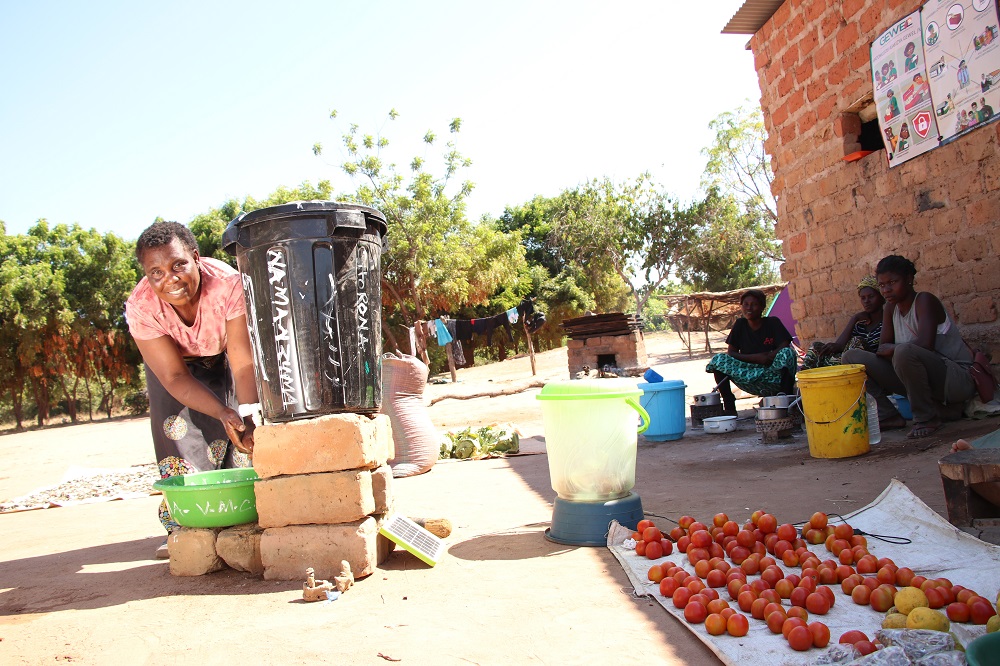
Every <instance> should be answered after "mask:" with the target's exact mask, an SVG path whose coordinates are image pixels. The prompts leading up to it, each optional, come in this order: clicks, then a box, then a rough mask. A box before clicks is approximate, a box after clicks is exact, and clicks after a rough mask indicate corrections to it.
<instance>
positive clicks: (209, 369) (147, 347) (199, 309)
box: [125, 222, 257, 556]
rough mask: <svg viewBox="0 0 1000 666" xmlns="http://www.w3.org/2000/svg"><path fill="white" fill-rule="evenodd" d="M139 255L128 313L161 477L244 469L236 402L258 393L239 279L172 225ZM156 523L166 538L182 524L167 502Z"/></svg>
mask: <svg viewBox="0 0 1000 666" xmlns="http://www.w3.org/2000/svg"><path fill="white" fill-rule="evenodd" d="M135 253H136V258H137V259H138V260H139V263H140V264H141V266H142V270H143V272H144V273H145V277H143V278H142V280H140V281H139V284H138V285H136V287H135V289H134V290H133V291H132V295H131V296H129V299H128V301H127V302H126V304H125V314H126V317H127V318H128V324H129V332H130V333H131V334H132V337H133V338H134V339H135V342H136V345H137V346H138V347H139V351H140V352H141V353H142V359H143V362H144V364H145V368H146V386H147V390H148V392H149V414H150V426H151V428H152V434H153V445H154V449H155V451H156V460H157V463H158V465H159V468H160V476H161V477H162V478H167V477H169V476H175V475H178V474H189V473H193V472H204V471H208V470H213V469H220V468H231V467H248V466H249V458H248V457H247V454H249V453H251V452H252V451H253V421H252V419H250V417H246V418H243V417H241V416H240V414H239V413H238V412H237V411H236V407H237V398H239V401H238V402H239V403H256V402H257V387H256V384H255V382H254V374H253V364H252V356H251V350H250V337H249V334H248V332H247V323H246V306H245V304H244V300H243V288H242V284H241V279H240V274H239V273H238V272H237V271H236V270H234V269H233V268H232V267H230V266H229V265H228V264H225V263H223V262H221V261H217V260H215V259H210V258H208V257H202V256H200V254H199V253H198V245H197V242H196V241H195V238H194V234H192V233H191V230H190V229H188V228H187V227H185V226H184V225H182V224H178V223H176V222H157V223H155V224H153V225H152V226H150V227H149V228H148V229H146V230H145V231H143V232H142V234H141V235H140V236H139V240H138V241H136V249H135ZM241 433H242V434H241ZM160 522H161V523H162V524H163V526H164V528H165V529H166V530H167V532H168V533H169V532H170V531H171V530H172V529H174V527H176V525H177V524H176V523H175V522H174V521H172V520H171V519H170V516H169V511H168V508H167V506H166V504H161V505H160ZM161 550H163V549H162V548H161ZM164 552H165V551H164ZM163 554H164V553H161V552H160V551H157V555H158V556H163Z"/></svg>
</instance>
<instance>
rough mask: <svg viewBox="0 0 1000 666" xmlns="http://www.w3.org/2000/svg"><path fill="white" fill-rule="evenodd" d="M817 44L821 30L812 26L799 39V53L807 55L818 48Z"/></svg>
mask: <svg viewBox="0 0 1000 666" xmlns="http://www.w3.org/2000/svg"><path fill="white" fill-rule="evenodd" d="M817 44H819V32H818V31H817V30H816V28H810V29H809V30H807V31H806V32H805V33H804V34H803V35H802V37H801V38H800V39H799V53H801V54H802V55H803V56H807V55H809V54H811V53H812V52H813V51H814V50H815V49H816V45H817Z"/></svg>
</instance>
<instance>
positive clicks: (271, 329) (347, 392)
mask: <svg viewBox="0 0 1000 666" xmlns="http://www.w3.org/2000/svg"><path fill="white" fill-rule="evenodd" d="M385 233H386V224H385V216H384V215H382V213H380V212H378V211H377V210H375V209H373V208H367V207H365V206H358V205H354V204H347V203H339V202H335V201H296V202H292V203H288V204H282V205H280V206H272V207H270V208H262V209H260V210H255V211H253V212H251V213H245V214H241V215H240V216H239V217H237V218H236V219H235V220H233V221H232V222H230V223H229V226H228V227H226V230H225V232H224V233H223V234H222V246H223V248H225V250H226V252H228V253H230V254H234V255H236V263H237V265H238V266H239V269H240V272H241V273H242V274H243V295H244V298H245V299H246V304H247V323H248V325H249V328H250V342H251V344H252V346H253V349H254V369H255V371H256V377H257V390H258V391H259V393H260V402H261V408H262V411H263V415H264V418H265V419H266V420H268V421H274V422H282V421H291V420H293V419H299V418H308V417H314V416H320V415H323V414H335V413H339V412H362V413H364V412H377V411H378V410H379V407H380V406H381V404H382V288H381V277H382V270H381V258H382V239H383V237H384V236H385Z"/></svg>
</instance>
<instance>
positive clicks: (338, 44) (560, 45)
mask: <svg viewBox="0 0 1000 666" xmlns="http://www.w3.org/2000/svg"><path fill="white" fill-rule="evenodd" d="M741 4H742V0H716V1H715V2H679V1H678V0H658V1H655V2H646V1H645V0H635V1H628V0H627V1H626V2H620V3H608V2H592V1H590V0H577V1H574V2H562V1H546V2H539V1H538V0H531V1H521V0H511V1H509V2H504V3H480V2H468V0H465V1H463V2H446V1H440V2H438V1H435V0H431V1H427V2H412V1H411V2H403V1H400V2H395V1H387V0H368V1H366V2H343V1H340V2H338V1H335V0H333V1H331V0H325V1H324V0H315V1H313V0H293V1H292V2H287V3H273V2H270V3H268V2H256V1H253V0H247V1H243V2H235V1H228V0H219V1H213V2H185V1H180V2H172V3H166V4H162V3H146V2H135V1H134V0H130V1H128V2H125V1H122V2H113V1H103V0H94V2H90V3H74V2H69V1H68V0H66V1H63V2H53V1H49V0H40V1H38V2H30V3H28V2H2V3H0V221H3V222H4V223H5V225H6V229H7V233H8V234H20V233H24V232H26V231H27V230H28V229H29V228H30V227H31V226H32V225H34V224H35V223H36V221H37V220H39V219H41V218H44V219H46V220H47V221H48V222H49V224H50V225H55V224H73V223H78V224H80V225H81V226H82V227H84V228H86V229H91V228H93V229H96V230H98V231H99V232H101V233H105V232H114V233H116V234H118V235H120V236H122V237H124V238H127V239H134V238H136V237H137V236H138V235H139V233H140V232H141V231H142V230H143V229H144V228H145V227H146V226H148V225H149V224H151V223H152V222H153V221H154V220H155V219H156V218H157V217H162V218H164V219H167V220H176V221H178V222H182V223H187V222H190V220H191V219H192V218H194V217H195V216H196V215H198V214H200V213H204V212H206V211H208V210H210V209H212V208H216V207H218V206H220V205H222V204H223V203H224V202H225V201H227V200H228V199H231V198H236V199H240V200H242V199H243V198H244V197H246V196H248V195H249V196H253V197H255V198H257V199H263V198H265V197H266V196H267V195H268V194H270V193H271V192H273V191H274V190H275V189H277V188H278V187H280V186H285V187H295V186H297V185H298V184H300V183H302V182H305V181H308V182H310V183H313V184H315V183H317V182H318V181H320V180H330V181H331V183H332V184H333V187H334V189H335V192H351V191H354V189H355V188H356V184H355V183H354V182H352V180H351V179H350V178H349V177H348V176H347V175H346V174H344V172H343V171H342V170H341V169H340V167H339V165H340V164H341V163H342V162H343V161H344V159H345V157H346V155H345V153H344V150H343V148H342V143H341V141H340V137H341V135H342V134H343V133H344V132H345V131H346V130H347V129H348V127H349V126H350V125H351V124H357V125H358V126H359V131H361V132H365V133H372V134H376V133H377V134H380V135H381V136H383V137H385V138H386V139H388V140H389V146H388V147H387V148H386V149H385V151H384V152H383V158H384V159H385V160H386V161H388V162H394V163H396V164H398V165H400V166H401V167H403V171H404V172H405V171H406V166H407V165H408V164H409V163H410V161H411V159H412V158H413V157H414V156H415V155H419V156H422V157H425V159H427V161H428V168H429V169H431V170H432V171H437V172H439V169H438V165H439V164H440V155H441V151H442V149H443V145H440V144H443V142H444V140H447V139H454V140H455V141H456V143H457V148H458V150H459V151H460V152H461V153H462V154H464V155H465V156H466V157H468V158H470V159H471V160H472V166H471V168H469V169H467V170H466V171H465V172H464V173H463V178H464V179H468V180H471V181H472V182H473V183H475V189H474V190H473V192H472V194H471V196H470V197H469V199H468V206H467V212H468V214H469V216H470V217H472V218H473V219H478V218H479V217H480V216H482V215H491V216H499V215H500V214H501V213H502V212H503V210H504V208H505V207H506V206H512V205H517V204H520V203H524V202H526V201H529V200H530V199H532V198H533V197H535V196H536V195H542V196H555V195H557V194H559V192H561V191H562V190H564V189H566V188H571V187H574V186H576V185H578V184H580V183H582V182H585V181H587V180H589V179H591V178H602V177H605V176H607V177H610V178H612V179H615V180H618V181H620V180H624V179H626V178H634V177H635V176H637V175H639V174H640V173H642V172H644V171H649V172H651V173H652V174H653V175H654V176H655V177H656V178H657V179H658V180H659V181H660V182H661V183H662V184H663V186H664V187H665V189H666V191H667V192H669V193H671V194H672V195H673V196H674V197H676V198H677V199H679V200H681V201H682V202H690V201H692V200H693V199H694V198H695V197H697V196H698V194H699V192H700V189H699V183H700V178H701V174H702V171H703V169H704V165H705V158H704V157H703V156H702V154H701V151H702V149H703V148H705V147H707V146H708V145H710V143H711V141H712V137H713V134H712V132H711V131H710V130H709V128H708V124H709V122H710V121H711V120H712V119H713V118H715V117H716V116H717V115H718V114H720V113H722V112H724V111H731V110H734V109H736V108H737V107H739V106H740V105H749V106H756V105H757V104H758V103H759V99H760V89H759V87H758V83H757V76H756V72H755V71H754V68H753V56H752V54H751V53H750V51H747V50H746V49H745V45H746V42H747V41H748V39H749V36H746V35H723V34H721V30H722V28H723V26H724V25H725V24H726V22H727V21H728V20H729V18H730V17H731V16H732V15H733V14H734V13H735V12H736V10H737V9H738V8H739V6H740V5H741ZM334 109H335V110H336V111H337V117H336V118H335V119H331V118H330V112H331V110H334ZM390 109H395V110H396V111H397V112H398V113H399V114H400V115H399V117H398V118H397V119H396V120H393V121H389V120H388V119H387V118H388V113H389V110H390ZM456 117H457V118H461V119H462V129H461V132H460V133H458V134H457V135H450V134H449V133H448V123H449V121H450V120H451V119H452V118H456ZM427 130H433V131H434V132H435V133H436V134H437V135H438V137H440V138H439V145H438V146H437V147H436V148H430V149H428V148H427V147H426V146H425V145H424V144H423V143H422V142H421V141H420V139H421V138H422V137H423V136H424V133H425V132H426V131H427ZM315 143H321V144H322V145H323V148H324V151H323V155H322V156H321V157H316V156H314V155H313V151H312V146H313V144H315ZM390 233H391V230H390Z"/></svg>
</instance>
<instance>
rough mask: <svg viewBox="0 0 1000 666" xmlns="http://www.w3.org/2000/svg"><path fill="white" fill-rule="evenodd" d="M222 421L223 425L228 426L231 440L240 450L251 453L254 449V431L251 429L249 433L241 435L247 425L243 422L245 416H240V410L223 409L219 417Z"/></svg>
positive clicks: (227, 431)
mask: <svg viewBox="0 0 1000 666" xmlns="http://www.w3.org/2000/svg"><path fill="white" fill-rule="evenodd" d="M219 420H220V421H222V425H223V426H224V427H225V428H226V433H227V434H228V435H229V441H231V442H232V443H233V446H235V447H236V448H237V449H238V450H240V451H242V452H243V453H251V452H252V451H253V432H252V431H251V432H250V433H248V434H247V435H241V433H243V432H245V431H246V429H247V427H246V425H245V424H244V423H243V418H242V417H240V415H239V412H237V411H236V410H235V409H231V408H229V407H226V408H224V409H223V410H222V415H221V416H220V417H219ZM248 436H249V440H250V447H249V449H247V448H245V447H246V444H245V442H246V439H247V437H248Z"/></svg>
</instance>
